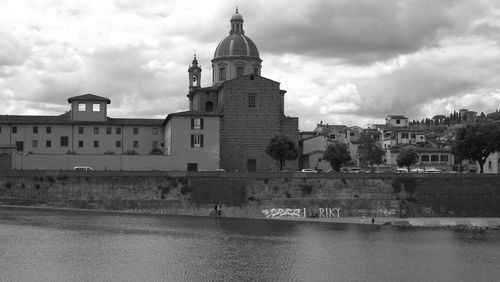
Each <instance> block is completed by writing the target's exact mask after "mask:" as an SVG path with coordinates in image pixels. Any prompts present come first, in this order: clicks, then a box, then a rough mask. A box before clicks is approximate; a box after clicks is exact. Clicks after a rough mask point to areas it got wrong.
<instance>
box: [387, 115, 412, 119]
mask: <svg viewBox="0 0 500 282" xmlns="http://www.w3.org/2000/svg"><path fill="white" fill-rule="evenodd" d="M387 117H388V118H391V119H408V118H407V117H405V116H403V115H388V116H387Z"/></svg>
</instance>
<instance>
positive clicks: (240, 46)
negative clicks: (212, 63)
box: [214, 9, 259, 59]
mask: <svg viewBox="0 0 500 282" xmlns="http://www.w3.org/2000/svg"><path fill="white" fill-rule="evenodd" d="M234 56H236V57H241V56H243V57H254V58H257V59H258V58H259V50H258V49H257V45H255V43H253V41H252V40H251V39H250V38H249V37H248V36H246V35H245V31H243V17H242V16H241V14H239V13H238V9H236V12H235V13H234V14H233V16H232V17H231V31H229V36H228V37H226V38H224V39H223V40H222V41H221V42H220V43H219V45H217V48H216V49H215V53H214V59H216V58H221V57H234Z"/></svg>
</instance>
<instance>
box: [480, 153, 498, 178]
mask: <svg viewBox="0 0 500 282" xmlns="http://www.w3.org/2000/svg"><path fill="white" fill-rule="evenodd" d="M499 166H500V152H495V153H493V154H491V155H489V156H488V158H487V159H486V162H485V163H484V166H483V173H496V174H498V173H500V170H499ZM477 167H478V168H479V165H477Z"/></svg>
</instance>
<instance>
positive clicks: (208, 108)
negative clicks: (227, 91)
mask: <svg viewBox="0 0 500 282" xmlns="http://www.w3.org/2000/svg"><path fill="white" fill-rule="evenodd" d="M213 110H214V103H212V102H210V101H208V102H207V103H206V104H205V111H207V112H212V111H213Z"/></svg>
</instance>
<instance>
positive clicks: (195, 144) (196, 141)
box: [191, 134, 203, 148]
mask: <svg viewBox="0 0 500 282" xmlns="http://www.w3.org/2000/svg"><path fill="white" fill-rule="evenodd" d="M191 147H192V148H202V147H203V134H191Z"/></svg>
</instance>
